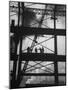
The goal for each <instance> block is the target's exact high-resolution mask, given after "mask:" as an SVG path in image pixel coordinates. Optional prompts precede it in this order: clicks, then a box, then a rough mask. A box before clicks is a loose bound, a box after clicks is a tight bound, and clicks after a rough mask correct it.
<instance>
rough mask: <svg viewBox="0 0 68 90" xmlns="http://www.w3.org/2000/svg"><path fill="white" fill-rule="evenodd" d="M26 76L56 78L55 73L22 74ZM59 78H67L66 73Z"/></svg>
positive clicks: (60, 74)
mask: <svg viewBox="0 0 68 90" xmlns="http://www.w3.org/2000/svg"><path fill="white" fill-rule="evenodd" d="M22 75H24V76H55V73H22ZM58 76H66V74H65V73H58Z"/></svg>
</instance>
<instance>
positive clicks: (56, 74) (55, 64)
mask: <svg viewBox="0 0 68 90" xmlns="http://www.w3.org/2000/svg"><path fill="white" fill-rule="evenodd" d="M55 31H56V6H55V8H54V49H55V58H54V73H55V85H58V63H57V59H56V55H57V36H56V34H55Z"/></svg>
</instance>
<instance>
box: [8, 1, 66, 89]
mask: <svg viewBox="0 0 68 90" xmlns="http://www.w3.org/2000/svg"><path fill="white" fill-rule="evenodd" d="M32 5H33V6H32ZM34 5H35V7H34ZM41 6H42V9H41ZM9 7H10V9H9V14H10V15H9V16H10V62H12V61H13V71H12V72H10V88H20V87H32V86H56V85H57V86H58V85H65V84H66V79H65V80H64V82H63V83H59V77H60V76H62V77H64V78H66V69H65V73H58V71H59V69H58V63H59V62H61V63H66V54H65V55H58V50H57V36H64V37H66V5H62V4H61V5H60V4H59V5H58V4H41V3H39V4H38V3H28V2H27V3H26V2H12V1H10V2H9ZM43 7H44V8H43ZM37 15H38V17H40V19H37V18H36V16H37ZM12 17H13V18H14V19H15V17H17V18H16V25H15V22H14V20H13V19H12ZM59 17H64V20H65V21H64V22H65V25H64V28H57V25H56V23H57V20H58V18H59ZM32 20H33V22H32V23H30V22H31V21H32ZM48 20H52V23H53V26H52V27H51V26H50V27H49V26H48V25H47V24H46V21H48ZM29 23H30V24H29ZM31 35H32V36H33V38H31V37H30V36H31ZM40 37H42V38H44V40H42V41H40V40H39V39H38V38H40ZM25 39H28V40H30V42H31V44H30V46H28V45H27V47H26V48H24V46H23V44H24V40H25ZM50 40H53V42H54V45H53V46H54V50H52V49H51V48H49V47H47V46H45V45H44V44H43V43H45V44H46V43H47V42H48V41H50ZM38 45H39V46H38ZM47 45H48V44H47ZM53 46H52V47H53ZM37 47H42V48H38V49H37ZM22 48H23V49H22ZM38 51H39V53H38ZM48 51H49V52H48ZM65 68H66V66H65ZM30 77H33V78H34V77H36V78H37V79H39V78H42V77H45V78H46V79H47V77H54V83H53V84H51V83H50V84H49V82H48V83H47V81H44V83H43V84H40V82H41V83H42V81H43V80H42V79H41V81H37V82H38V83H37V84H36V83H34V81H33V83H34V84H32V83H30V84H29V83H28V82H27V81H29V80H31V79H30ZM36 78H35V79H36ZM28 79H29V80H28ZM21 84H22V85H21Z"/></svg>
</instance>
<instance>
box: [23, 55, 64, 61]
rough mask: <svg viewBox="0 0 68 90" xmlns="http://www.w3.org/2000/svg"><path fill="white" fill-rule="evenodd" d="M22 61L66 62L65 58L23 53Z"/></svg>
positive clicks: (62, 56)
mask: <svg viewBox="0 0 68 90" xmlns="http://www.w3.org/2000/svg"><path fill="white" fill-rule="evenodd" d="M22 60H23V61H54V60H57V61H66V56H64V55H55V54H45V53H23V54H22Z"/></svg>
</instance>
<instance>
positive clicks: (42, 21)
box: [10, 2, 66, 84]
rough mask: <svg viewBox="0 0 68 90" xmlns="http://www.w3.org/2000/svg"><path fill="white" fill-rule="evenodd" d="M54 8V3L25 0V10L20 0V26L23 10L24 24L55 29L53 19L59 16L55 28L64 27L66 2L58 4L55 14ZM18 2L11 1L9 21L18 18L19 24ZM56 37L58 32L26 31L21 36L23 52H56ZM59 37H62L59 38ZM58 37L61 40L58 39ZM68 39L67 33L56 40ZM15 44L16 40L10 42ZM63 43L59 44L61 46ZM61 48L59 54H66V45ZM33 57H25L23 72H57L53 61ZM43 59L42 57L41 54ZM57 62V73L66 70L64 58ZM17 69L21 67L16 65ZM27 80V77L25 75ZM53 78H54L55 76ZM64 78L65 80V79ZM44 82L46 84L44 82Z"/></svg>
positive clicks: (30, 78) (43, 78)
mask: <svg viewBox="0 0 68 90" xmlns="http://www.w3.org/2000/svg"><path fill="white" fill-rule="evenodd" d="M54 9H55V5H49V4H36V3H24V11H22V4H21V3H20V21H19V26H21V25H22V13H23V14H24V23H23V24H24V27H28V28H41V29H45V28H46V29H54V19H55V20H56V29H65V10H66V7H65V5H56V13H55V18H54ZM18 13H19V11H18V2H10V25H11V23H12V22H11V21H12V20H13V19H14V20H15V26H17V25H18ZM10 36H11V37H12V40H11V41H12V42H13V38H14V37H13V33H11V35H10ZM54 37H55V35H46V34H40V35H36V34H35V35H34V34H33V35H24V36H22V38H23V39H22V53H30V54H31V53H41V54H42V53H44V54H55V48H54V47H55V45H54ZM59 39H60V40H59ZM58 40H59V41H58ZM61 40H63V42H62V43H61V45H62V44H64V43H65V36H57V42H60V41H61ZM11 46H12V47H14V42H13V43H12V44H11ZM59 46H60V44H58V47H59ZM59 48H61V50H62V49H63V50H62V51H61V50H59V49H58V50H57V55H65V45H63V47H59ZM19 50H20V42H19V43H18V47H17V55H18V56H19V54H20V52H19ZM13 52H14V48H12V53H13ZM35 59H36V60H35V61H34V60H33V61H32V60H31V61H30V60H29V58H28V60H27V61H26V60H22V61H21V73H22V75H23V73H26V74H27V73H34V74H35V73H36V74H37V73H39V74H41V73H46V74H47V73H49V74H50V73H51V74H53V73H55V69H54V67H55V65H54V61H47V60H46V59H47V58H45V61H43V60H41V61H39V60H38V61H37V58H35ZM42 59H43V58H42ZM60 63H62V62H58V73H65V62H63V63H62V66H59V65H60ZM17 69H18V68H17ZM16 75H17V73H16ZM25 77H27V78H26V80H25V81H26V84H27V83H28V84H29V83H31V84H32V83H34V80H35V83H40V82H42V81H44V80H45V81H46V82H45V83H47V82H49V81H48V80H49V79H50V78H49V79H48V76H46V77H45V76H43V77H42V76H29V77H28V76H24V78H25ZM23 80H24V79H23ZM52 80H53V81H54V79H53V77H52ZM63 81H64V80H63ZM45 83H44V84H45Z"/></svg>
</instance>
